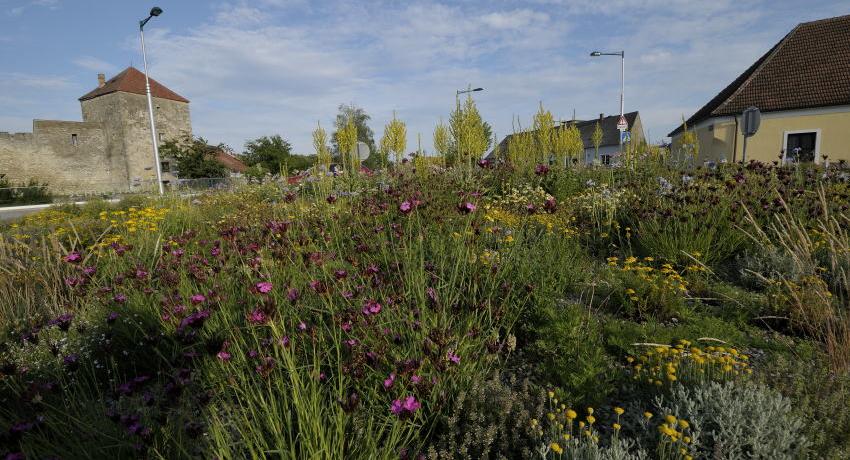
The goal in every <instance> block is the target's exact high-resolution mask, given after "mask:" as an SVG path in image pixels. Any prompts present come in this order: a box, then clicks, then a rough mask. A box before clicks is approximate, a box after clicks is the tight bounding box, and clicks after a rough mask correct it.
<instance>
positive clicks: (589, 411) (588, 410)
mask: <svg viewBox="0 0 850 460" xmlns="http://www.w3.org/2000/svg"><path fill="white" fill-rule="evenodd" d="M587 414H588V415H593V408H592V407H588V408H587Z"/></svg>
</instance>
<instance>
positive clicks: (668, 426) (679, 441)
mask: <svg viewBox="0 0 850 460" xmlns="http://www.w3.org/2000/svg"><path fill="white" fill-rule="evenodd" d="M690 427H691V425H690V424H689V423H688V421H687V420H684V419H677V418H676V416H674V415H671V414H667V415H665V416H664V423H662V424H661V425H659V426H658V432H659V433H660V434H661V446H660V448H659V451H660V452H659V457H661V458H677V457H678V458H682V459H684V460H692V459H693V457H692V456H691V455H690V449H689V447H690V444H691V437H690V436H688V431H689V429H690Z"/></svg>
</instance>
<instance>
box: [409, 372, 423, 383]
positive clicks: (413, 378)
mask: <svg viewBox="0 0 850 460" xmlns="http://www.w3.org/2000/svg"><path fill="white" fill-rule="evenodd" d="M420 382H422V377H420V376H418V375H416V374H413V375H411V376H410V383H412V384H414V385H419V383H420Z"/></svg>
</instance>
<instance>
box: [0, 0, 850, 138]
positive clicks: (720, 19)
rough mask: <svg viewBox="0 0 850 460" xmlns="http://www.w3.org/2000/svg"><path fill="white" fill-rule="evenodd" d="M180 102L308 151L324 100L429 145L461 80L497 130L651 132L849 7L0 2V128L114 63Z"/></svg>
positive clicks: (829, 2)
mask: <svg viewBox="0 0 850 460" xmlns="http://www.w3.org/2000/svg"><path fill="white" fill-rule="evenodd" d="M154 4H156V5H158V6H160V7H162V8H163V9H164V10H165V13H164V14H163V15H162V16H160V17H159V18H156V19H154V20H153V21H152V22H151V23H150V25H149V26H148V27H147V28H146V31H147V38H148V51H149V58H150V62H151V76H152V77H153V78H155V79H157V80H158V81H160V82H162V83H164V84H165V85H166V86H168V87H170V88H171V89H173V90H175V91H176V92H178V93H179V94H181V95H183V96H185V97H187V98H189V99H190V100H191V101H192V106H191V107H192V120H193V125H194V130H195V134H197V135H201V136H204V137H205V138H207V139H208V140H210V141H212V142H216V143H217V142H225V143H228V144H230V145H231V146H233V147H234V148H236V149H237V150H241V149H242V147H243V145H244V143H245V141H246V140H247V139H251V138H254V137H257V136H261V135H266V134H281V135H283V136H284V137H285V138H286V139H288V140H290V141H291V142H292V143H293V145H294V146H295V149H296V151H298V152H302V153H312V143H311V137H310V133H311V131H312V130H313V129H314V128H315V126H316V123H317V122H321V124H322V125H323V126H324V127H326V128H329V129H330V128H331V124H332V122H333V118H334V115H335V114H336V111H337V106H338V105H339V104H341V103H354V104H357V105H359V106H362V107H363V108H365V109H366V111H367V112H368V113H369V114H370V115H371V116H372V118H373V120H372V129H373V130H374V131H375V133H376V138H378V137H379V136H380V134H381V133H382V131H383V126H384V124H385V123H386V122H387V121H388V119H390V118H391V117H392V113H393V111H396V113H397V116H398V117H399V118H401V119H403V120H404V121H406V122H407V123H408V134H409V139H408V149H409V150H414V149H415V146H416V141H417V134H418V133H421V138H422V144H423V147H424V148H426V149H430V148H431V136H432V132H433V127H434V125H435V124H436V123H437V122H438V121H439V119H440V117H444V118H446V117H447V115H448V113H449V111H450V110H451V109H452V107H453V106H454V92H455V90H456V89H457V88H463V87H466V85H467V84H472V85H474V86H482V87H484V88H485V91H484V92H481V93H476V96H475V98H476V101H477V102H478V104H479V108H480V110H481V112H482V115H483V116H484V118H485V119H486V120H488V121H489V122H490V123H491V124H492V125H493V127H494V130H495V132H496V133H497V134H498V135H499V136H500V137H501V136H502V135H504V134H508V133H510V132H512V131H513V125H514V123H515V121H514V120H515V119H516V117H519V120H520V122H521V124H522V126H527V125H528V124H529V123H530V119H531V116H532V114H533V113H534V112H535V111H536V110H537V105H538V102H539V101H543V104H544V105H545V106H546V107H547V108H548V109H550V110H551V111H552V112H553V113H554V114H555V116H556V117H557V118H560V119H569V118H571V117H572V113H573V110H575V112H576V115H577V118H579V119H589V118H595V117H597V116H598V115H599V113H602V112H604V113H606V114H612V113H616V112H619V62H618V61H617V60H616V58H596V59H591V58H589V57H588V53H589V52H590V51H592V50H594V49H602V50H619V49H625V51H626V79H627V80H626V110H627V111H631V110H640V112H641V117H642V118H643V121H644V125H645V128H646V131H647V134H648V135H649V137H650V138H651V139H652V140H660V139H661V138H663V136H665V135H666V133H668V132H669V131H670V130H672V129H673V128H674V127H675V126H676V125H677V123H679V122H680V119H681V116H682V115H685V116H689V115H690V114H691V113H693V112H694V111H695V110H696V109H698V108H699V107H700V106H701V105H702V104H704V103H705V102H706V101H707V100H708V99H709V98H711V97H712V96H713V95H715V94H716V93H717V92H718V91H719V90H720V89H722V88H723V87H724V86H726V85H727V84H728V83H729V82H730V81H731V80H732V79H734V78H735V77H736V76H737V75H738V74H739V73H740V72H741V71H743V70H744V69H745V68H746V67H748V66H749V65H750V64H751V63H752V62H753V61H754V60H755V59H757V58H758V57H759V56H761V55H762V54H763V53H764V52H765V51H767V50H768V49H769V48H770V47H771V46H773V44H774V43H776V42H777V41H778V40H779V39H781V38H782V37H783V36H784V35H785V34H786V33H787V32H788V31H790V30H791V29H792V28H793V27H794V26H795V25H796V24H797V23H799V22H804V21H809V20H814V19H820V18H825V17H831V16H837V15H841V14H850V4H848V3H847V2H846V1H844V0H841V1H837V0H770V1H767V0H737V1H734V0H712V1H709V2H707V1H704V0H608V1H601V0H526V1H507V0H501V1H500V0H490V1H454V2H438V1H409V2H403V1H362V2H352V1H339V0H255V1H250V2H249V1H197V0H157V1H156V2H153V3H149V2H139V1H105V0H101V1H90V0H73V1H71V0H0V131H31V129H32V119H33V118H39V119H67V120H79V119H80V109H79V103H78V102H77V98H78V97H79V96H81V95H83V94H84V93H86V92H87V91H89V90H91V89H92V88H94V87H95V86H96V83H97V80H96V74H97V73H98V72H104V73H106V74H107V76H111V75H113V74H115V73H116V72H119V71H121V70H122V69H124V68H125V67H127V66H128V65H130V64H133V65H135V66H137V67H139V68H141V55H140V52H139V44H138V35H137V24H138V20H139V19H141V18H142V17H144V16H146V13H147V11H148V10H149V9H150V7H151V6H153V5H154Z"/></svg>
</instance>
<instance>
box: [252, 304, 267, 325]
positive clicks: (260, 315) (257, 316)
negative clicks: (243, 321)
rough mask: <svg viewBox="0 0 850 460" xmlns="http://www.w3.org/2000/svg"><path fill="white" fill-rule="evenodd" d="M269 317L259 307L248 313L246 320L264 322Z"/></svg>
mask: <svg viewBox="0 0 850 460" xmlns="http://www.w3.org/2000/svg"><path fill="white" fill-rule="evenodd" d="M268 320H269V317H268V315H266V314H265V312H263V311H262V310H260V309H259V308H258V309H256V310H254V311H252V312H251V313H248V322H249V323H251V324H266V322H268Z"/></svg>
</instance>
